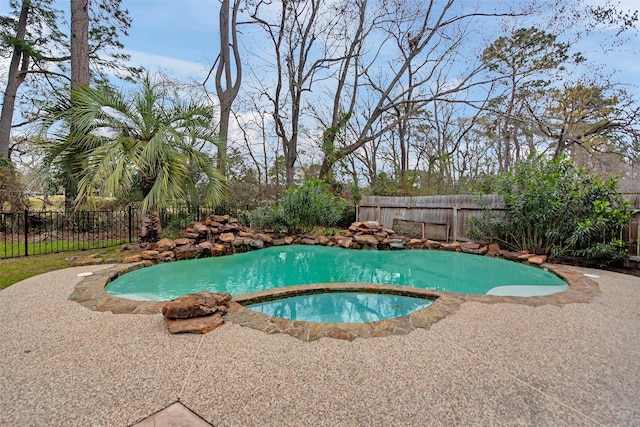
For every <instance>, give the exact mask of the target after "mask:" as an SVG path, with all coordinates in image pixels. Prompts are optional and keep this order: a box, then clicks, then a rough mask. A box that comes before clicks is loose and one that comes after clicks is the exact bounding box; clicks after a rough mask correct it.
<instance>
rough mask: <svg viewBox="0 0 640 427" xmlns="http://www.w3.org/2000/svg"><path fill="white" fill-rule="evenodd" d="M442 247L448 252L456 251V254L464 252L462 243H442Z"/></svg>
mask: <svg viewBox="0 0 640 427" xmlns="http://www.w3.org/2000/svg"><path fill="white" fill-rule="evenodd" d="M440 247H441V248H442V249H444V250H447V251H455V252H460V251H462V249H461V245H460V242H452V243H441V246H440Z"/></svg>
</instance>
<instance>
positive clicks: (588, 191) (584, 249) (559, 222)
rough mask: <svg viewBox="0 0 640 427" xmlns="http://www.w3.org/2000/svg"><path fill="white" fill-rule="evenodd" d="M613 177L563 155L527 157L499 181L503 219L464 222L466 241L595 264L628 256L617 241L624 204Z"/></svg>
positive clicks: (624, 219)
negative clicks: (500, 244) (605, 177)
mask: <svg viewBox="0 0 640 427" xmlns="http://www.w3.org/2000/svg"><path fill="white" fill-rule="evenodd" d="M617 185H618V182H617V180H616V179H614V178H610V179H608V180H606V181H603V180H602V179H601V178H599V177H597V176H595V175H591V174H588V173H587V172H586V171H585V170H584V169H582V168H577V167H576V166H575V164H574V163H573V161H571V160H570V159H568V158H567V157H561V158H558V159H552V160H547V159H545V158H544V157H543V156H541V155H536V154H534V155H531V156H530V157H529V158H528V159H526V160H523V161H520V162H518V163H517V164H516V166H515V167H514V169H513V171H511V172H509V174H507V175H506V176H501V177H499V178H498V190H497V192H498V194H499V195H501V196H502V197H503V198H504V203H505V209H506V212H505V216H504V217H503V218H499V217H496V216H495V215H492V214H485V215H484V216H483V218H481V219H473V220H471V221H470V222H469V227H470V237H471V238H473V239H477V240H495V239H498V240H502V241H504V242H505V243H507V244H508V245H510V246H512V247H513V248H514V249H517V250H527V251H529V252H532V253H537V254H545V255H548V256H549V257H550V258H551V259H553V258H564V259H572V260H575V261H582V262H585V263H587V264H595V265H599V266H603V265H608V264H613V263H618V262H620V261H622V260H624V259H625V258H626V256H627V248H626V247H625V245H624V243H623V242H622V240H621V233H622V229H623V227H624V226H625V224H626V223H627V222H628V221H629V202H628V201H626V200H624V199H622V198H621V197H620V195H619V194H618V192H617Z"/></svg>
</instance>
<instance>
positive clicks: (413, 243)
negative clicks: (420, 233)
mask: <svg viewBox="0 0 640 427" xmlns="http://www.w3.org/2000/svg"><path fill="white" fill-rule="evenodd" d="M406 248H407V249H421V248H424V244H423V243H422V240H420V239H409V241H408V242H407V245H406Z"/></svg>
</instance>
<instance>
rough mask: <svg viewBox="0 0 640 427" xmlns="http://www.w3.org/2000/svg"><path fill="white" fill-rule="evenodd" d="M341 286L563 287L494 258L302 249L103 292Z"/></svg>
mask: <svg viewBox="0 0 640 427" xmlns="http://www.w3.org/2000/svg"><path fill="white" fill-rule="evenodd" d="M343 282H360V283H378V284H390V285H401V286H413V287H417V288H422V289H432V290H439V291H447V292H458V293H466V294H481V295H512V296H533V295H548V294H551V293H555V292H562V291H564V290H566V289H568V285H567V284H566V282H564V281H563V280H562V279H561V278H559V277H558V276H556V275H555V274H552V273H550V272H548V271H545V270H543V269H540V268H535V267H531V266H527V265H524V264H519V263H515V262H511V261H505V260H501V259H495V258H488V257H482V256H477V255H469V254H464V253H457V252H445V251H435V250H413V251H411V250H405V251H362V250H360V251H359V250H352V249H343V248H332V247H325V246H305V245H296V246H277V247H270V248H267V249H261V250H258V251H252V252H247V253H242V254H236V255H231V256H224V257H215V258H203V259H196V260H188V261H179V262H172V263H165V264H158V265H155V266H153V267H149V268H143V269H140V270H135V271H132V272H130V273H127V274H124V275H122V276H120V277H118V278H117V279H115V280H114V281H112V282H111V283H109V284H108V285H107V286H106V288H105V289H106V291H107V292H108V293H110V294H112V295H114V296H119V297H122V298H128V299H135V300H149V301H166V300H171V299H174V298H177V297H179V296H182V295H185V294H188V293H194V292H198V291H201V290H209V291H212V292H229V293H231V294H232V295H238V294H245V293H249V292H255V291H260V290H267V289H273V288H280V287H285V286H293V285H304V284H314V283H343Z"/></svg>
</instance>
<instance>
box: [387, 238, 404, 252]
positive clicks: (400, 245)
mask: <svg viewBox="0 0 640 427" xmlns="http://www.w3.org/2000/svg"><path fill="white" fill-rule="evenodd" d="M389 247H390V248H391V249H404V247H405V245H404V239H398V238H393V239H389Z"/></svg>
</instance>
